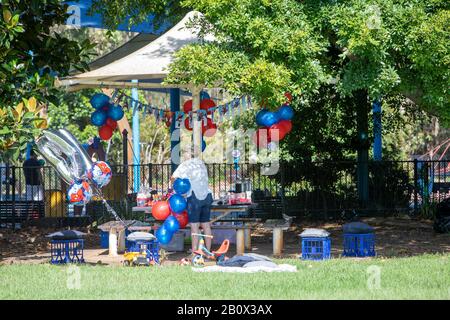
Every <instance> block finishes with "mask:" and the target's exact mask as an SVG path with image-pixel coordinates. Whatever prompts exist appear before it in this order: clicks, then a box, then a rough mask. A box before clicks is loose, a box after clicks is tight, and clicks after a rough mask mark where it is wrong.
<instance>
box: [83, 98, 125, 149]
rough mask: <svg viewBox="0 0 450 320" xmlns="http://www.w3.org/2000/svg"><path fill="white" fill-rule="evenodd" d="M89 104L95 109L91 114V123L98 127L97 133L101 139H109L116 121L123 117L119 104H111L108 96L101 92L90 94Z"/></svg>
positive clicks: (115, 126)
mask: <svg viewBox="0 0 450 320" xmlns="http://www.w3.org/2000/svg"><path fill="white" fill-rule="evenodd" d="M90 102H91V105H92V107H94V109H95V111H94V112H93V113H92V115H91V123H92V124H93V125H94V126H97V127H99V128H98V135H99V137H100V138H101V139H102V140H109V139H111V137H112V135H113V133H114V130H115V129H116V128H117V121H119V120H120V119H122V118H123V116H124V112H123V109H122V107H121V106H119V105H114V104H111V102H110V99H109V97H108V96H107V95H106V94H103V93H96V94H95V95H93V96H92V98H91V100H90Z"/></svg>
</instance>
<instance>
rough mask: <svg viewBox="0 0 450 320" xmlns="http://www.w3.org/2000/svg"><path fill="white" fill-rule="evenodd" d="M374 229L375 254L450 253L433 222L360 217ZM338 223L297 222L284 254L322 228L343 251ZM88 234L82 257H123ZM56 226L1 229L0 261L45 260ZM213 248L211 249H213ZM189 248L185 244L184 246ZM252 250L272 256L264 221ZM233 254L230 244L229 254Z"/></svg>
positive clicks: (105, 260) (449, 241)
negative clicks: (308, 233)
mask: <svg viewBox="0 0 450 320" xmlns="http://www.w3.org/2000/svg"><path fill="white" fill-rule="evenodd" d="M362 221H363V222H366V223H368V224H370V225H371V226H373V227H374V228H375V236H376V251H377V255H378V256H383V257H403V256H414V255H421V254H425V253H450V234H438V233H435V232H434V231H433V226H432V225H433V223H432V221H416V220H412V219H406V218H404V219H402V218H368V219H362ZM342 225H343V223H341V222H317V221H297V222H295V223H294V224H293V226H292V227H291V228H289V230H288V231H286V232H285V233H284V252H283V253H284V254H283V256H284V257H286V258H287V257H294V258H297V257H298V256H299V255H300V251H301V246H300V238H299V234H300V233H301V232H302V231H303V230H304V229H305V228H323V229H326V230H327V231H328V232H330V234H331V241H332V255H333V257H335V258H336V257H339V256H340V255H341V254H342V247H343V239H342ZM78 230H80V231H82V232H85V233H87V235H86V237H85V259H86V260H87V261H88V262H90V263H102V264H118V263H120V262H121V260H122V256H119V257H108V254H107V250H105V249H101V248H100V233H99V231H91V230H88V229H83V228H80V229H78ZM54 231H57V230H56V229H43V228H37V227H30V228H26V229H21V230H17V231H12V230H8V229H0V264H2V263H3V264H5V263H7V264H10V263H45V262H48V260H49V252H50V244H49V239H48V238H47V237H46V235H47V234H49V233H51V232H54ZM213 249H214V248H213ZM186 250H188V247H186ZM251 251H252V252H255V253H259V254H263V255H267V256H271V255H272V231H271V229H267V228H264V226H263V224H257V225H255V228H254V229H253V230H252V249H251ZM234 254H235V246H234V245H233V246H231V248H230V251H229V254H228V255H229V256H232V255H234ZM186 256H187V253H186V252H181V253H174V254H169V255H168V261H167V262H166V263H169V264H170V263H174V261H178V260H180V259H181V258H183V257H186Z"/></svg>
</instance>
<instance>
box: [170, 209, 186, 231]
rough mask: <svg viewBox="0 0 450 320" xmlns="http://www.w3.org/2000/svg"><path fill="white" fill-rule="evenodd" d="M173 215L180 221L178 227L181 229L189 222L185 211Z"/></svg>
mask: <svg viewBox="0 0 450 320" xmlns="http://www.w3.org/2000/svg"><path fill="white" fill-rule="evenodd" d="M173 215H174V217H175V218H176V219H177V220H178V222H179V223H180V229H183V228H184V227H186V226H187V224H188V223H189V216H188V213H187V211H183V212H182V213H174V214H173Z"/></svg>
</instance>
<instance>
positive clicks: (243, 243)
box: [132, 203, 261, 254]
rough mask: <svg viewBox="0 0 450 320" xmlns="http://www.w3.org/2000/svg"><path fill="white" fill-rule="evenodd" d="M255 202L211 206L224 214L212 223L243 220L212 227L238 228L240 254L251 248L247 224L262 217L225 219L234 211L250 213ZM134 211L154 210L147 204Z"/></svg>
mask: <svg viewBox="0 0 450 320" xmlns="http://www.w3.org/2000/svg"><path fill="white" fill-rule="evenodd" d="M255 207H256V205H255V204H253V203H252V204H231V205H230V204H217V203H213V204H212V206H211V211H212V212H221V213H222V214H220V215H218V216H217V217H215V218H213V219H212V220H211V223H214V222H242V223H243V225H241V226H237V225H211V229H222V230H227V229H228V230H229V229H234V230H236V252H237V253H238V254H243V253H244V251H245V249H248V250H250V249H251V226H249V225H246V224H247V223H251V222H259V221H260V220H261V219H258V218H248V217H245V218H244V217H242V218H234V219H225V218H226V217H227V216H228V215H230V214H231V213H233V212H241V213H244V214H245V215H246V216H248V215H249V213H250V210H251V209H253V208H255ZM132 211H133V212H144V213H148V214H150V213H151V212H152V207H150V206H145V207H133V208H132ZM147 221H154V222H156V220H155V219H153V217H151V218H149V219H148V220H147Z"/></svg>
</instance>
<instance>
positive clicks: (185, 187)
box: [173, 178, 191, 195]
mask: <svg viewBox="0 0 450 320" xmlns="http://www.w3.org/2000/svg"><path fill="white" fill-rule="evenodd" d="M173 189H174V190H175V192H176V193H178V194H181V195H184V194H186V193H188V192H189V190H191V183H190V181H189V179H181V178H177V179H176V180H175V181H174V183H173Z"/></svg>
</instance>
